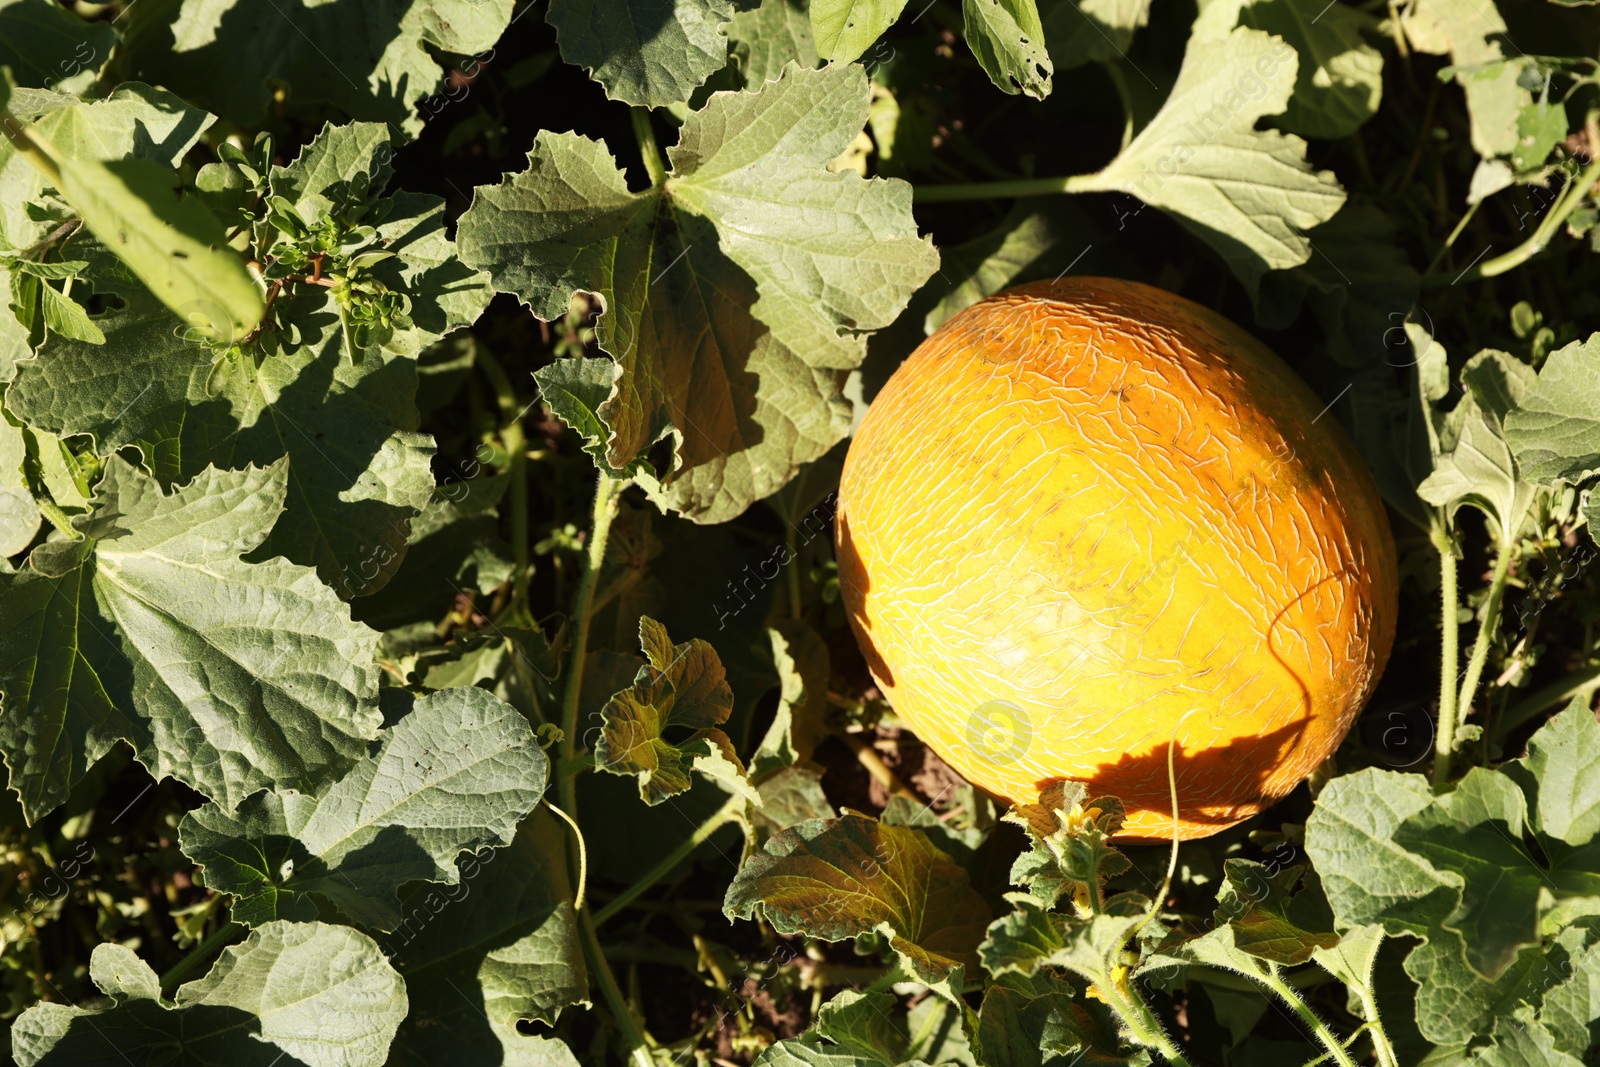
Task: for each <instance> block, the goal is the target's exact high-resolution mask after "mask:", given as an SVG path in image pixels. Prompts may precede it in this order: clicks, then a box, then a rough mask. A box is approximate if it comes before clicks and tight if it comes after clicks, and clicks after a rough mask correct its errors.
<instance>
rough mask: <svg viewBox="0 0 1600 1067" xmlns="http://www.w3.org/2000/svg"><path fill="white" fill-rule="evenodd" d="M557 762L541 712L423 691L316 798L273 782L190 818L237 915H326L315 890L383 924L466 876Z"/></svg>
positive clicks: (194, 840)
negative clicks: (463, 866) (532, 722)
mask: <svg viewBox="0 0 1600 1067" xmlns="http://www.w3.org/2000/svg"><path fill="white" fill-rule="evenodd" d="M547 773H548V763H547V761H546V760H545V756H544V752H543V751H542V750H541V749H540V748H539V746H538V744H537V743H536V742H535V740H534V736H533V730H532V728H531V727H530V726H529V725H528V721H527V720H526V719H525V718H523V717H522V714H521V713H520V712H518V711H517V710H516V709H515V708H513V707H512V706H511V705H509V704H506V703H503V702H501V701H499V700H497V699H495V698H494V697H493V696H492V695H490V694H489V693H488V692H486V691H484V690H482V689H446V690H444V691H442V692H439V693H434V694H433V695H431V696H427V697H423V698H422V699H421V700H418V701H417V702H416V705H415V706H414V707H413V708H412V709H411V711H410V712H409V713H408V714H407V715H406V716H405V717H404V718H402V719H401V720H400V721H399V722H398V723H395V724H394V725H393V726H391V727H389V728H388V729H386V730H385V731H384V732H383V734H382V735H381V741H380V743H379V746H378V749H377V751H376V752H375V753H374V754H373V755H372V756H371V757H369V758H367V759H364V760H362V761H361V762H359V763H357V764H356V765H355V767H353V768H351V770H350V773H349V774H347V775H345V776H344V777H343V778H342V779H340V780H339V781H338V782H336V783H334V784H333V785H331V786H329V787H328V788H326V789H324V790H322V791H321V792H320V793H319V794H318V795H316V796H311V795H307V794H305V793H301V792H277V793H259V794H257V795H255V796H253V797H251V798H250V799H248V800H246V801H245V802H244V804H242V805H240V807H239V810H238V811H234V812H230V811H228V810H227V809H226V808H224V807H222V806H221V805H218V804H207V805H205V806H204V807H202V808H199V809H197V810H195V811H192V812H190V813H189V814H188V815H187V816H186V817H185V818H184V820H183V825H182V826H180V827H179V833H180V835H181V837H182V844H183V850H184V852H185V853H186V854H187V855H188V857H189V858H190V859H192V860H194V862H195V863H197V864H199V865H200V866H201V867H202V868H204V870H205V883H206V885H208V886H209V887H211V888H212V889H215V890H217V891H218V892H222V893H231V894H233V895H234V896H235V897H237V898H238V899H237V900H236V901H235V902H234V905H233V912H232V917H233V919H234V921H235V922H242V923H245V924H246V925H250V926H254V925H258V924H260V923H264V922H270V921H271V920H273V919H293V920H297V921H301V922H304V921H307V920H310V919H314V918H316V916H317V907H316V904H315V903H314V902H313V901H312V900H311V899H310V897H311V896H312V895H316V896H318V897H321V898H323V899H324V900H327V901H328V902H329V903H331V904H332V905H333V906H334V907H335V908H336V909H338V911H339V912H340V913H342V914H344V915H346V916H348V917H349V918H351V919H353V920H355V921H356V922H358V923H360V924H361V925H363V926H365V927H367V928H369V929H374V930H391V929H393V928H394V927H395V926H397V925H399V923H400V922H401V920H402V919H403V915H402V914H401V911H400V908H399V903H398V900H397V897H396V894H397V893H398V891H399V889H400V887H401V886H403V885H405V884H406V883H407V882H411V881H418V880H421V881H429V882H454V881H456V869H455V861H456V857H457V856H459V855H460V854H461V853H463V852H473V851H476V850H478V849H481V848H488V847H492V846H496V845H504V844H507V843H509V842H510V841H511V837H512V834H513V833H515V831H516V826H517V823H518V822H520V821H521V820H522V818H523V816H525V815H526V814H527V813H528V812H529V811H531V810H532V809H533V806H534V805H535V804H537V803H538V802H539V796H540V794H542V793H543V792H544V786H545V780H546V776H547Z"/></svg>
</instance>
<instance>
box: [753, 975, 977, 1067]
mask: <svg viewBox="0 0 1600 1067" xmlns="http://www.w3.org/2000/svg"><path fill="white" fill-rule="evenodd" d="M961 1011H962V1009H961V1008H958V1007H957V1006H956V1005H954V1004H952V1003H951V1002H950V1001H948V1000H945V999H943V998H941V997H925V998H923V999H922V1000H919V1001H918V1002H917V1003H916V1004H915V1005H914V1006H913V1007H912V1008H911V1010H910V1011H909V1012H901V1011H899V1009H898V1005H897V1004H896V1000H895V998H894V997H893V996H891V995H890V994H888V993H880V992H871V991H869V992H864V993H863V992H857V991H856V990H853V989H846V990H845V991H843V992H842V993H839V994H838V995H836V996H835V997H834V998H833V999H832V1000H830V1001H828V1002H827V1003H826V1004H824V1005H822V1007H821V1008H820V1009H818V1011H817V1019H816V1025H815V1026H813V1027H812V1028H811V1029H810V1030H808V1031H806V1032H805V1033H804V1034H802V1035H801V1036H800V1037H799V1038H797V1039H793V1040H789V1041H780V1042H778V1043H777V1044H775V1045H773V1046H772V1047H770V1048H768V1049H766V1050H765V1051H763V1052H762V1053H761V1055H760V1056H758V1057H757V1058H756V1060H755V1063H756V1064H758V1065H760V1067H824V1065H834V1064H848V1065H850V1067H900V1065H901V1064H906V1065H919V1067H920V1065H940V1064H952V1065H959V1067H973V1065H974V1061H973V1058H972V1052H971V1049H970V1047H969V1044H968V1040H967V1035H966V1030H965V1027H964V1026H963V1020H962V1018H961Z"/></svg>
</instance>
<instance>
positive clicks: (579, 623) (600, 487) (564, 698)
mask: <svg viewBox="0 0 1600 1067" xmlns="http://www.w3.org/2000/svg"><path fill="white" fill-rule="evenodd" d="M626 484H627V483H626V482H625V481H623V480H622V479H620V478H613V477H611V476H610V475H609V474H607V473H606V472H605V471H600V472H599V476H598V480H597V481H596V482H595V487H594V516H593V519H592V520H591V522H590V525H589V548H588V552H587V553H586V554H585V556H584V566H583V574H582V575H581V576H580V577H579V579H578V594H577V596H576V597H574V598H573V603H572V619H571V625H572V657H571V659H570V660H569V661H568V664H569V665H568V667H567V684H566V688H565V689H563V690H562V693H561V731H562V732H561V762H560V764H559V766H562V767H565V766H566V765H567V764H568V763H570V762H571V761H572V754H573V752H574V751H576V749H577V746H578V698H579V695H580V694H581V693H582V690H583V661H584V657H585V655H586V654H587V652H588V646H589V619H590V617H591V616H592V615H593V614H594V593H595V585H596V584H597V583H598V581H599V578H600V566H601V564H602V563H604V562H605V558H606V541H607V539H609V537H610V536H611V520H612V519H614V518H616V515H617V504H618V501H619V500H620V499H621V496H622V489H623V487H624V486H625V485H626ZM561 806H562V807H563V808H565V809H566V810H567V814H569V815H571V816H572V817H573V818H577V817H578V788H577V777H576V776H575V775H568V776H565V777H563V778H562V779H561Z"/></svg>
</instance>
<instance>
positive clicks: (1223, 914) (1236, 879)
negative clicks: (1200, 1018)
mask: <svg viewBox="0 0 1600 1067" xmlns="http://www.w3.org/2000/svg"><path fill="white" fill-rule="evenodd" d="M1223 874H1224V878H1225V881H1224V882H1223V886H1222V889H1221V891H1220V892H1219V893H1218V894H1217V911H1216V919H1217V921H1218V922H1223V923H1226V924H1228V925H1229V926H1231V927H1233V943H1234V945H1235V946H1236V947H1237V948H1238V949H1239V950H1240V951H1241V952H1245V953H1248V954H1249V955H1251V956H1255V957H1257V958H1258V959H1263V960H1266V961H1268V962H1269V963H1277V964H1284V965H1289V966H1292V965H1294V964H1297V963H1304V962H1306V961H1307V960H1309V959H1310V958H1311V957H1312V954H1313V953H1315V952H1316V951H1317V950H1319V949H1323V950H1327V949H1332V948H1333V947H1334V946H1335V945H1337V944H1338V943H1339V935H1338V934H1336V933H1334V932H1333V915H1332V913H1331V912H1329V911H1328V906H1327V903H1326V902H1325V901H1324V900H1323V899H1322V894H1321V893H1320V892H1319V891H1317V890H1315V889H1311V888H1307V889H1305V890H1302V891H1301V892H1299V893H1295V892H1294V887H1295V885H1296V884H1297V883H1298V882H1299V881H1300V878H1301V876H1302V875H1303V874H1305V871H1304V869H1303V868H1300V867H1285V868H1283V869H1282V870H1277V871H1274V870H1271V869H1269V868H1267V867H1264V866H1263V865H1261V864H1259V863H1252V862H1251V861H1250V860H1243V859H1229V860H1227V861H1225V862H1224V863H1223Z"/></svg>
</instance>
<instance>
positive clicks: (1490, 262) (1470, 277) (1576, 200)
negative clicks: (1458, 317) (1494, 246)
mask: <svg viewBox="0 0 1600 1067" xmlns="http://www.w3.org/2000/svg"><path fill="white" fill-rule="evenodd" d="M1596 181H1600V159H1596V160H1594V161H1592V162H1591V163H1590V164H1589V165H1588V166H1587V167H1585V168H1584V169H1583V170H1582V171H1581V172H1579V174H1578V176H1577V177H1576V178H1574V179H1572V180H1571V181H1569V182H1568V183H1567V187H1566V190H1565V191H1564V192H1563V193H1562V194H1561V196H1560V198H1559V199H1557V200H1556V202H1555V204H1554V205H1552V206H1551V208H1550V210H1549V211H1547V212H1545V216H1544V218H1543V219H1541V220H1540V221H1539V225H1538V227H1537V228H1535V229H1534V231H1533V235H1532V236H1531V237H1529V238H1528V239H1527V240H1526V241H1524V242H1522V243H1521V244H1520V245H1518V246H1517V247H1515V248H1513V249H1512V250H1511V251H1509V252H1504V253H1502V254H1500V255H1498V256H1495V257H1494V258H1492V259H1486V260H1484V261H1483V262H1482V263H1479V264H1478V265H1477V266H1476V267H1473V268H1471V269H1470V270H1468V271H1466V272H1464V273H1463V274H1461V275H1460V276H1459V277H1457V278H1455V279H1452V280H1450V282H1449V284H1451V285H1454V284H1455V283H1456V282H1458V281H1478V280H1480V279H1482V278H1494V277H1498V276H1499V275H1501V274H1504V273H1505V272H1506V271H1508V270H1511V269H1512V268H1514V267H1520V266H1522V264H1524V263H1526V262H1527V261H1528V260H1530V259H1532V258H1533V257H1534V256H1536V255H1538V254H1539V253H1540V252H1543V251H1544V249H1545V246H1546V245H1548V244H1549V243H1550V240H1551V238H1553V237H1554V236H1555V235H1556V231H1557V230H1559V229H1560V228H1561V226H1562V224H1563V223H1565V222H1566V221H1567V216H1569V215H1571V214H1572V213H1573V212H1574V211H1576V210H1577V209H1578V207H1579V206H1580V205H1581V204H1582V203H1583V201H1584V199H1585V198H1586V197H1587V196H1588V195H1589V190H1590V189H1593V188H1594V184H1595V182H1596ZM1442 277H1443V276H1442V275H1432V276H1429V277H1425V278H1424V279H1423V282H1424V284H1425V285H1438V284H1441V279H1442Z"/></svg>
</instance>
